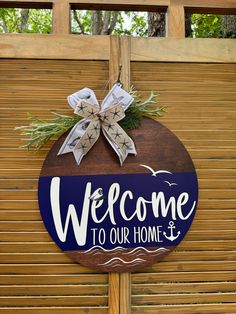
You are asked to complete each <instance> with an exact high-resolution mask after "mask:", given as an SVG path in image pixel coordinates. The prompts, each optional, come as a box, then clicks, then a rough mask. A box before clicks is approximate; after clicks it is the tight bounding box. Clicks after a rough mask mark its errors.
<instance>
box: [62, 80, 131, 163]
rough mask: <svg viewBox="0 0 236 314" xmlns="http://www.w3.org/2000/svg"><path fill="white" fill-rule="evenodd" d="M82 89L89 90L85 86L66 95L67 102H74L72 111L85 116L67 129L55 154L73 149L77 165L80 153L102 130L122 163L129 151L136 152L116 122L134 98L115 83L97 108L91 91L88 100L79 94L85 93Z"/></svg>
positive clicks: (81, 154)
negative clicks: (71, 127) (67, 131)
mask: <svg viewBox="0 0 236 314" xmlns="http://www.w3.org/2000/svg"><path fill="white" fill-rule="evenodd" d="M84 90H85V91H86V93H87V94H86V95H88V94H89V91H91V90H90V89H88V88H86V89H83V90H82V91H83V93H82V92H81V91H79V92H77V93H75V94H72V95H70V96H69V97H68V99H69V102H70V104H73V108H74V113H75V114H77V115H79V116H81V117H83V118H84V119H82V120H81V121H79V122H78V123H77V124H76V125H75V126H74V127H73V129H72V130H71V131H70V133H69V135H68V136H67V138H66V139H65V141H64V143H63V145H62V147H61V148H60V151H59V152H58V155H61V154H66V153H69V152H73V154H74V157H75V159H76V162H77V163H78V164H80V162H81V160H82V158H83V156H85V155H86V154H87V153H88V151H89V150H90V149H91V148H92V147H93V145H94V144H95V143H96V141H97V140H98V138H99V136H100V131H101V129H102V131H103V134H104V135H105V137H106V139H107V140H108V142H109V143H110V145H111V146H112V148H113V149H114V150H115V152H116V153H117V155H118V156H119V159H120V163H121V165H122V163H123V162H124V160H125V159H126V157H127V155H128V154H135V155H136V149H135V145H134V142H133V140H132V139H131V138H130V137H129V136H128V135H127V134H126V132H125V131H124V130H123V129H122V128H121V126H120V125H119V124H118V123H117V122H118V121H120V120H122V119H123V118H124V117H125V110H126V109H127V108H128V107H129V105H130V104H131V103H132V101H133V98H132V97H131V96H130V94H128V93H127V92H126V91H124V90H123V89H122V88H121V87H120V85H114V86H113V88H112V89H111V91H110V92H109V93H108V95H107V96H106V98H105V99H104V101H103V103H102V108H101V109H100V108H99V106H98V103H97V100H96V97H95V94H94V93H93V92H92V91H91V95H92V97H91V98H90V99H89V97H86V99H83V98H82V97H81V96H80V98H79V97H78V95H82V94H85V93H84ZM74 95H75V96H74ZM73 97H74V98H73ZM75 97H76V100H75Z"/></svg>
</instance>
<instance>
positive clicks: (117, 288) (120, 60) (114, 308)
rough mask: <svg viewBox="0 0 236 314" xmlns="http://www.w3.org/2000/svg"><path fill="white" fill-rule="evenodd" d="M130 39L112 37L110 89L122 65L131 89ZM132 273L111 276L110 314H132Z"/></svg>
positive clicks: (127, 87)
mask: <svg viewBox="0 0 236 314" xmlns="http://www.w3.org/2000/svg"><path fill="white" fill-rule="evenodd" d="M130 45H131V38H130V37H118V36H111V37H110V60H109V80H110V84H109V87H110V88H111V87H112V85H113V83H114V82H115V81H116V79H117V76H118V72H119V66H120V64H121V65H122V72H121V82H122V84H123V87H124V89H126V90H129V87H130V52H131V47H130ZM130 286H131V284H130V273H121V274H118V273H110V274H109V301H108V302H109V303H108V306H109V310H108V314H130V311H131V288H130Z"/></svg>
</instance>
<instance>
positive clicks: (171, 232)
mask: <svg viewBox="0 0 236 314" xmlns="http://www.w3.org/2000/svg"><path fill="white" fill-rule="evenodd" d="M168 229H170V236H169V237H168V236H167V235H166V232H163V234H164V236H165V237H166V239H168V240H170V241H171V242H173V241H174V240H176V239H177V238H178V237H179V236H180V231H178V232H177V235H176V236H174V232H173V229H175V225H174V222H173V221H170V222H169V227H168Z"/></svg>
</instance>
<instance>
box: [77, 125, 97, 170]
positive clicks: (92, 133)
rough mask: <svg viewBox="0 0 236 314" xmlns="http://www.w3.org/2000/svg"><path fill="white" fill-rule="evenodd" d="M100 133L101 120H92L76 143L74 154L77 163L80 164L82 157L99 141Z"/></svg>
mask: <svg viewBox="0 0 236 314" xmlns="http://www.w3.org/2000/svg"><path fill="white" fill-rule="evenodd" d="M99 135H100V121H99V120H93V121H90V123H89V125H88V127H87V128H86V131H85V133H84V134H83V136H81V138H80V139H79V141H78V142H77V143H76V145H75V147H74V149H73V154H74V157H75V160H76V162H77V164H78V165H79V164H80V162H81V160H82V158H83V157H84V156H85V155H86V154H87V153H88V151H89V150H90V149H91V148H92V147H93V145H94V144H95V143H96V142H97V140H98V138H99Z"/></svg>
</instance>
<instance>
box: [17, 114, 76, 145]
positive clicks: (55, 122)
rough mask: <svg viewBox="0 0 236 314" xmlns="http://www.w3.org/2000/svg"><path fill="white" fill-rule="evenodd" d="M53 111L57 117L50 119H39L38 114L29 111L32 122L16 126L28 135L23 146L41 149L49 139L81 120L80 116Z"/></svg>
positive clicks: (29, 118) (23, 133)
mask: <svg viewBox="0 0 236 314" xmlns="http://www.w3.org/2000/svg"><path fill="white" fill-rule="evenodd" d="M52 113H53V115H54V116H55V118H53V119H50V120H43V119H39V118H38V117H37V116H33V115H31V114H30V113H28V120H29V121H30V124H29V125H27V126H20V127H16V128H15V130H22V133H21V134H22V135H25V136H27V138H26V139H25V140H26V141H27V143H26V144H25V145H23V146H21V147H22V148H26V149H28V150H30V149H32V150H40V149H41V148H42V147H43V146H44V145H45V144H47V143H48V141H49V140H51V139H53V138H58V137H59V136H60V135H62V134H63V133H65V132H66V131H67V130H69V129H70V128H72V127H73V126H74V125H75V124H76V123H77V122H79V121H80V120H81V117H79V116H67V115H61V114H58V113H56V112H52Z"/></svg>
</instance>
